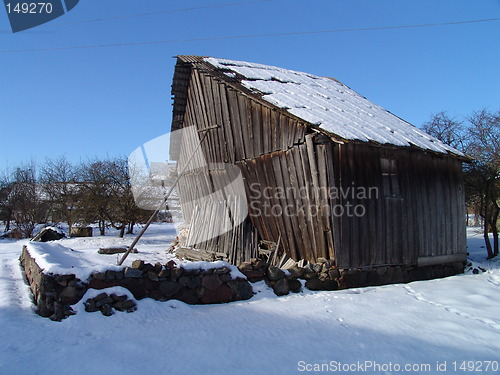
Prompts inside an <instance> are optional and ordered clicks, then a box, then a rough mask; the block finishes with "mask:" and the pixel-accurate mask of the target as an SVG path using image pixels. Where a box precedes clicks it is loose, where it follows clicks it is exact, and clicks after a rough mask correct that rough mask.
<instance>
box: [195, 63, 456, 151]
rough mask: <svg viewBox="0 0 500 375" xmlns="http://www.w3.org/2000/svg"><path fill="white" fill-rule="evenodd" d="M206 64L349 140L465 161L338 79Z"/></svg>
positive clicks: (240, 65) (249, 65) (270, 68)
mask: <svg viewBox="0 0 500 375" xmlns="http://www.w3.org/2000/svg"><path fill="white" fill-rule="evenodd" d="M204 60H205V61H206V62H207V63H209V64H211V65H212V66H214V67H215V68H217V69H221V70H223V71H225V72H226V74H227V72H230V73H233V74H237V75H239V77H240V78H242V81H241V84H242V85H243V86H244V87H246V88H248V89H249V90H251V91H254V92H255V93H257V94H261V95H262V98H263V99H264V100H266V101H267V102H269V103H271V104H273V105H275V106H277V107H280V108H283V109H285V110H286V111H287V112H289V113H290V114H292V115H295V116H297V117H300V118H301V119H303V120H305V121H307V122H309V123H311V124H314V125H317V126H319V128H321V129H323V130H325V131H327V132H328V133H331V134H335V135H337V136H339V137H341V138H343V139H346V140H359V141H364V142H376V143H380V144H390V145H395V146H416V147H419V148H422V149H424V150H431V151H435V152H440V153H445V154H446V153H453V154H455V155H461V156H463V154H462V153H461V152H460V151H458V150H456V149H454V148H452V147H450V146H448V145H446V144H444V143H442V142H441V141H439V140H438V139H436V138H434V137H432V136H430V135H429V134H427V133H425V132H424V131H422V130H420V129H418V128H416V127H415V126H413V125H411V124H410V123H408V122H406V121H404V120H402V119H400V118H399V117H397V116H395V115H393V114H392V113H390V112H389V111H387V110H385V109H384V108H382V107H380V106H379V105H377V104H374V103H372V102H370V101H369V100H368V99H366V98H365V97H363V96H361V95H360V94H358V93H357V92H355V91H354V90H351V89H350V88H349V87H347V86H345V85H344V84H342V83H340V82H338V81H336V80H335V79H332V78H326V77H318V76H314V75H312V74H308V73H302V72H296V71H292V70H287V69H282V68H278V67H275V66H268V65H262V64H253V63H248V62H244V61H233V60H226V59H216V58H212V57H208V58H205V59H204Z"/></svg>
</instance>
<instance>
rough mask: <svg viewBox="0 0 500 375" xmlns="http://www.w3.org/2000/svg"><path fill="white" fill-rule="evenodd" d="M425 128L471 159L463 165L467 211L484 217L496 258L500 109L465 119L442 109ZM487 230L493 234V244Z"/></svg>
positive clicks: (499, 211)
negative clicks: (454, 116)
mask: <svg viewBox="0 0 500 375" xmlns="http://www.w3.org/2000/svg"><path fill="white" fill-rule="evenodd" d="M422 128H423V130H424V131H426V132H427V133H429V134H430V135H432V136H434V137H436V138H438V139H439V140H441V141H442V142H444V143H446V144H448V145H450V146H452V147H454V148H456V149H457V150H459V151H461V152H463V153H464V154H465V155H466V156H467V157H469V158H470V160H468V161H466V162H465V163H464V164H463V173H464V186H465V196H466V205H467V212H468V213H472V214H475V215H477V216H478V217H480V218H481V221H482V222H483V234H484V240H485V245H486V251H487V252H488V258H490V259H491V258H493V257H496V256H497V255H498V253H499V249H498V247H499V238H498V237H499V216H500V111H497V112H493V111H488V110H486V109H483V110H481V111H477V112H474V113H472V114H471V115H469V116H467V117H465V118H464V119H456V118H452V117H450V116H449V115H448V114H447V113H446V112H439V113H437V114H434V115H432V116H431V119H430V120H429V121H428V122H426V123H425V124H424V125H423V127H422ZM488 233H492V234H493V243H492V242H491V241H490V237H489V235H488Z"/></svg>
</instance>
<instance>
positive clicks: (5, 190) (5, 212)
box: [0, 172, 14, 232]
mask: <svg viewBox="0 0 500 375" xmlns="http://www.w3.org/2000/svg"><path fill="white" fill-rule="evenodd" d="M12 177H13V176H12V174H11V173H8V172H4V173H3V174H2V175H1V176H0V220H2V221H3V222H4V224H5V232H8V231H9V230H10V224H11V222H12V220H13V219H14V216H13V215H14V202H13V199H12V189H13V188H14V181H13V180H12Z"/></svg>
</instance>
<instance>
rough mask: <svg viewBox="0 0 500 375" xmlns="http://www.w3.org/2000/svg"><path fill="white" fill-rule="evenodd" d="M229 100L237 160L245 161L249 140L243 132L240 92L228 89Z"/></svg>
mask: <svg viewBox="0 0 500 375" xmlns="http://www.w3.org/2000/svg"><path fill="white" fill-rule="evenodd" d="M226 92H227V98H228V103H229V115H230V119H231V123H232V124H233V126H232V130H233V139H234V147H235V153H236V159H237V160H244V159H246V157H247V154H248V153H247V150H246V148H247V140H246V138H245V134H246V132H243V126H242V124H241V118H240V111H239V100H238V96H239V94H238V92H237V91H236V90H233V89H228V90H227V91H226Z"/></svg>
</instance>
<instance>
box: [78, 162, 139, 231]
mask: <svg viewBox="0 0 500 375" xmlns="http://www.w3.org/2000/svg"><path fill="white" fill-rule="evenodd" d="M80 178H81V181H80V183H79V186H80V191H81V197H80V204H79V206H80V210H79V211H80V216H81V217H84V218H85V219H84V220H86V221H87V222H88V223H90V222H94V221H97V222H98V223H99V229H100V233H101V235H104V233H105V227H106V225H107V224H109V225H111V226H112V227H113V228H115V229H118V230H119V231H120V232H119V233H120V237H123V236H124V235H125V232H126V231H127V233H132V232H133V227H134V225H135V224H136V223H137V222H140V221H142V220H143V219H144V217H145V215H146V213H145V211H144V210H141V209H139V208H138V207H137V205H136V204H135V201H134V197H133V194H132V188H131V184H130V176H129V174H128V169H127V159H126V158H115V159H110V160H94V161H92V162H90V163H87V164H84V165H82V167H81V170H80Z"/></svg>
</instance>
